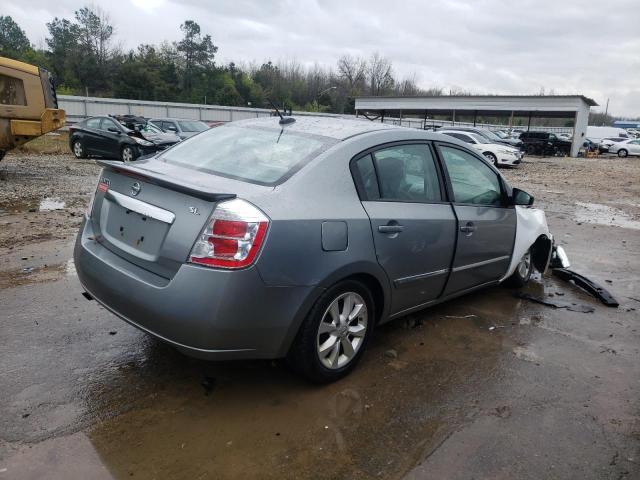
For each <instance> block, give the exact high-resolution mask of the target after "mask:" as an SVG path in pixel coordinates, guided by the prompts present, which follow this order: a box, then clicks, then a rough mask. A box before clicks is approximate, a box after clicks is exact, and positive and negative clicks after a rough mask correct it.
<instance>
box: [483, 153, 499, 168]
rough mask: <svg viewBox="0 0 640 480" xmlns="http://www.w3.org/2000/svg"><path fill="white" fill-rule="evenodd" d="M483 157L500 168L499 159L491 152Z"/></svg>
mask: <svg viewBox="0 0 640 480" xmlns="http://www.w3.org/2000/svg"><path fill="white" fill-rule="evenodd" d="M483 155H484V156H485V158H486V159H487V160H489V161H490V162H491V163H493V164H494V165H495V166H496V167H497V166H498V158H497V157H496V156H495V155H494V154H493V153H491V152H485V153H483Z"/></svg>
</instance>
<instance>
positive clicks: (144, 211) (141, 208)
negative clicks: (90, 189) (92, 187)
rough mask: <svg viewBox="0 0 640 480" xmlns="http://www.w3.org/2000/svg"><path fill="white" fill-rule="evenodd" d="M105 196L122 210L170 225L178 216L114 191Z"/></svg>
mask: <svg viewBox="0 0 640 480" xmlns="http://www.w3.org/2000/svg"><path fill="white" fill-rule="evenodd" d="M104 196H105V197H106V198H107V199H108V200H111V201H112V202H113V203H115V204H116V205H120V206H121V207H122V208H126V209H127V210H131V211H132V212H136V213H139V214H140V215H144V216H145V217H149V218H153V219H155V220H159V221H161V222H164V223H168V224H169V225H171V224H172V223H173V222H174V220H175V219H176V216H175V215H174V214H173V213H172V212H169V211H167V210H164V209H162V208H159V207H156V206H155V205H150V204H148V203H145V202H142V201H140V200H138V199H135V198H131V197H127V196H126V195H123V194H121V193H118V192H114V191H113V190H107V191H106V193H105V194H104Z"/></svg>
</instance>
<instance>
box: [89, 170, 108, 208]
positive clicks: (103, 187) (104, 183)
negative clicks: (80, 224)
mask: <svg viewBox="0 0 640 480" xmlns="http://www.w3.org/2000/svg"><path fill="white" fill-rule="evenodd" d="M107 190H109V181H108V180H106V179H105V178H101V179H100V181H99V182H98V186H97V187H96V191H95V192H93V193H92V194H91V198H90V199H89V205H87V211H86V212H85V215H86V217H87V218H91V214H92V212H93V202H95V200H96V194H97V193H98V192H102V193H105V192H106V191H107Z"/></svg>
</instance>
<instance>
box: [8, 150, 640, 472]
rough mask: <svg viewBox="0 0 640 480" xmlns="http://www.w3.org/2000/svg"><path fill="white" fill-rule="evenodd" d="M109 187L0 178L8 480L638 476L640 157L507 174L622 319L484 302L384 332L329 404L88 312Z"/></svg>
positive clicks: (286, 377) (14, 158)
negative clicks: (79, 240) (79, 249)
mask: <svg viewBox="0 0 640 480" xmlns="http://www.w3.org/2000/svg"><path fill="white" fill-rule="evenodd" d="M45 151H48V150H45ZM98 172H99V169H98V168H97V167H96V165H95V164H94V163H93V162H92V161H89V160H76V159H74V158H73V157H72V156H70V155H67V154H52V153H24V152H22V153H17V154H16V153H11V154H9V155H7V157H6V158H5V159H4V160H3V161H2V162H0V338H1V339H2V341H1V342H0V385H2V388H0V480H1V479H4V478H7V479H8V478H11V479H14V478H15V479H30V478H53V479H58V478H59V479H68V478H143V479H147V478H148V479H154V478H155V479H161V478H190V479H191V478H216V479H217V478H279V479H280V478H314V479H315V478H320V479H324V478H326V479H335V478H412V479H413V478H416V479H418V478H419V479H422V478H433V479H444V478H447V479H471V478H474V479H495V478H504V479H511V478H524V479H543V478H544V479H546V478H563V479H567V478H576V479H634V478H640V400H639V399H640V315H639V314H638V311H639V310H640V184H639V180H640V160H639V159H624V160H622V159H618V158H602V159H568V158H526V159H525V163H523V164H522V165H521V166H520V167H519V168H517V169H510V170H506V169H505V170H503V173H504V174H505V176H506V177H507V178H508V179H509V180H510V181H511V183H512V184H513V185H514V186H518V187H520V188H523V189H525V190H527V191H529V192H530V193H532V194H533V195H534V196H535V197H536V204H537V205H539V206H541V207H542V208H544V209H545V211H546V212H547V217H548V220H549V224H550V227H551V229H552V232H553V233H554V234H555V236H556V239H557V240H558V241H559V243H561V244H563V245H564V246H565V248H566V250H567V252H568V254H569V256H570V258H571V260H572V263H573V265H572V266H573V268H574V269H575V270H576V271H578V272H581V273H583V274H585V275H587V276H588V277H590V278H592V279H593V280H596V281H598V282H599V283H601V284H602V285H604V286H605V287H606V288H608V289H609V290H610V291H611V292H612V293H613V294H614V296H616V297H617V299H618V300H619V302H620V307H619V308H607V307H605V306H604V305H602V304H600V303H599V302H598V301H597V300H595V299H593V298H592V297H590V296H588V295H586V294H585V293H584V292H582V291H580V290H578V289H577V288H575V287H574V286H572V285H570V284H567V283H564V282H561V281H559V280H558V279H556V278H554V277H548V278H540V277H539V276H538V277H537V278H536V279H535V280H534V281H533V282H531V284H530V285H529V286H528V287H527V291H528V292H529V293H532V294H535V295H538V296H541V297H545V298H546V299H547V300H549V301H552V302H557V303H559V302H565V303H569V304H572V303H573V304H576V305H575V306H589V307H592V308H593V309H594V311H593V312H592V313H580V312H575V311H569V310H567V309H565V308H550V307H547V306H543V305H539V304H534V303H531V302H528V301H526V300H523V299H520V298H516V297H515V296H514V292H513V291H511V290H508V289H506V288H503V287H496V288H490V289H487V290H484V291H481V292H478V293H475V294H473V295H470V296H467V297H464V298H461V299H458V300H455V301H452V302H449V303H447V304H443V305H440V306H438V307H435V308H432V309H429V310H425V311H423V312H420V313H419V314H416V315H412V316H411V317H408V318H405V319H402V320H398V321H396V322H394V323H392V324H390V325H387V326H384V327H382V328H380V329H379V330H378V331H377V334H376V337H375V338H374V339H373V341H372V343H371V345H370V348H369V350H368V351H367V353H366V355H365V357H364V358H363V361H362V363H361V364H360V365H359V366H358V368H357V370H356V371H355V372H354V373H353V374H352V375H351V376H349V377H348V378H346V379H344V380H342V381H340V382H337V383H335V384H332V385H328V386H323V387H318V386H311V385H309V384H307V383H305V382H304V381H302V380H301V379H300V378H299V377H297V376H296V375H294V374H292V373H291V372H289V370H287V369H286V368H285V367H284V366H283V365H282V364H281V362H278V361H276V362H271V361H264V362H232V363H207V362H202V361H198V360H193V359H189V358H186V357H184V356H182V355H180V354H179V353H177V352H176V351H174V350H173V349H172V348H170V347H168V346H166V345H164V344H162V343H160V342H158V341H156V340H154V339H153V338H150V337H149V336H147V335H145V334H143V333H141V332H139V331H137V330H135V329H134V328H133V327H130V326H129V325H127V324H125V323H124V322H122V321H121V320H119V319H117V318H115V317H114V316H113V315H111V314H110V313H108V312H107V311H106V310H104V309H103V308H101V307H99V306H98V305H96V302H89V301H87V300H85V299H84V298H83V297H82V296H81V287H80V285H79V283H78V281H77V278H76V276H75V270H74V267H73V263H72V262H71V261H70V259H71V251H72V244H73V237H74V235H75V232H76V231H77V228H78V225H79V223H80V219H81V216H82V214H83V212H84V209H85V206H86V203H87V201H88V196H89V194H90V193H91V192H92V191H93V189H94V188H95V185H96V181H97V175H98Z"/></svg>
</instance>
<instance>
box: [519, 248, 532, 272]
mask: <svg viewBox="0 0 640 480" xmlns="http://www.w3.org/2000/svg"><path fill="white" fill-rule="evenodd" d="M530 270H531V252H527V253H525V254H524V256H523V257H522V260H520V263H519V264H518V275H520V277H522V278H527V275H529V271H530Z"/></svg>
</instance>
